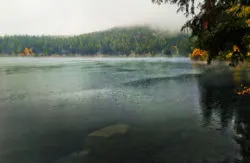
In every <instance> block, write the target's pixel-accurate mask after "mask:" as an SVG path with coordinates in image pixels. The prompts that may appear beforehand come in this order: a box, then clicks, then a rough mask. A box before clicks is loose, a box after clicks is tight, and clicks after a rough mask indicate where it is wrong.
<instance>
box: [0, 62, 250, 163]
mask: <svg viewBox="0 0 250 163" xmlns="http://www.w3.org/2000/svg"><path fill="white" fill-rule="evenodd" d="M248 78H249V75H248V71H247V70H245V69H243V70H242V69H231V68H229V67H228V66H206V65H202V64H192V63H191V62H190V61H189V60H188V59H187V58H143V59H142V58H136V59H118V58H116V59H111V58H103V59H101V58H100V59H98V58H89V59H87V58H84V59H83V58H0V131H1V132H0V162H1V163H79V162H81V163H82V162H88V163H198V162H202V161H204V162H206V161H207V162H218V161H223V160H227V161H228V162H234V160H235V159H246V158H247V156H248V150H243V148H245V146H246V145H245V144H242V143H241V142H242V141H240V140H239V139H236V138H235V134H234V133H235V132H236V133H241V132H240V129H241V126H243V125H244V129H245V131H248V128H247V127H246V126H248V124H249V121H248V119H249V117H248V116H247V115H248V114H247V113H248V111H247V108H248V107H247V106H249V104H250V102H249V101H250V100H249V97H248V96H244V97H239V96H237V94H236V93H235V90H236V89H238V88H239V87H240V86H241V84H243V85H248ZM249 120H250V119H249ZM116 124H123V125H126V126H127V127H128V130H127V131H126V133H123V134H115V135H113V136H111V137H108V138H101V137H100V138H99V139H98V140H92V141H91V142H88V141H89V136H88V135H89V134H91V133H93V132H95V131H97V130H100V129H102V128H104V127H107V126H112V125H116ZM245 131H244V132H245ZM249 133H250V132H249ZM238 135H240V134H238ZM248 135H250V134H248ZM239 137H242V134H241V135H240V136H239ZM247 148H248V147H247Z"/></svg>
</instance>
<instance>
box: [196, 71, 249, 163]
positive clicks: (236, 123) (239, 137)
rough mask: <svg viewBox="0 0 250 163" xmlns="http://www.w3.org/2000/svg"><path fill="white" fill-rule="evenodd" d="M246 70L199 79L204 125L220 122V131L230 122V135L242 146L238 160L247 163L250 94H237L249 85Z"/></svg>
mask: <svg viewBox="0 0 250 163" xmlns="http://www.w3.org/2000/svg"><path fill="white" fill-rule="evenodd" d="M249 72H250V71H249V70H248V71H247V69H233V70H232V71H230V73H229V72H228V73H226V74H225V73H224V74H223V75H222V74H220V75H222V76H219V74H216V75H215V76H213V75H214V74H213V75H212V76H213V78H207V74H204V75H202V76H201V77H200V78H199V86H200V92H201V104H202V107H201V108H202V116H203V121H204V123H203V124H204V125H205V126H210V125H213V124H214V123H216V124H219V125H220V126H219V128H220V129H221V130H222V131H225V130H226V129H228V128H229V125H231V124H232V129H233V138H234V140H235V142H236V143H237V144H239V145H240V149H241V151H240V154H241V158H240V160H237V161H236V162H237V163H250V95H238V94H237V89H238V88H239V87H240V86H242V85H244V86H248V87H249V86H250V80H249V79H248V78H249Z"/></svg>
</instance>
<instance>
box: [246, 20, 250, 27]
mask: <svg viewBox="0 0 250 163" xmlns="http://www.w3.org/2000/svg"><path fill="white" fill-rule="evenodd" d="M246 23H247V25H248V27H250V19H247V20H246Z"/></svg>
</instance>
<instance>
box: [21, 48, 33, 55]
mask: <svg viewBox="0 0 250 163" xmlns="http://www.w3.org/2000/svg"><path fill="white" fill-rule="evenodd" d="M31 55H33V50H32V49H29V48H24V50H23V52H21V53H20V56H31Z"/></svg>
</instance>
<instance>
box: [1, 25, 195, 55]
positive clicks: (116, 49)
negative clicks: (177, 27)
mask: <svg viewBox="0 0 250 163" xmlns="http://www.w3.org/2000/svg"><path fill="white" fill-rule="evenodd" d="M191 45H192V43H191V42H190V39H189V35H188V34H183V33H179V34H175V35H173V34H170V33H169V32H166V31H161V30H154V29H151V28H149V27H121V28H113V29H110V30H106V31H101V32H93V33H88V34H82V35H78V36H28V35H24V36H2V37H0V54H2V55H13V56H15V55H20V54H23V55H30V54H32V55H34V56H50V55H56V54H57V55H97V54H105V55H131V54H136V55H155V54H161V55H168V56H171V55H185V56H187V54H188V53H190V52H191Z"/></svg>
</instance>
